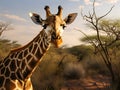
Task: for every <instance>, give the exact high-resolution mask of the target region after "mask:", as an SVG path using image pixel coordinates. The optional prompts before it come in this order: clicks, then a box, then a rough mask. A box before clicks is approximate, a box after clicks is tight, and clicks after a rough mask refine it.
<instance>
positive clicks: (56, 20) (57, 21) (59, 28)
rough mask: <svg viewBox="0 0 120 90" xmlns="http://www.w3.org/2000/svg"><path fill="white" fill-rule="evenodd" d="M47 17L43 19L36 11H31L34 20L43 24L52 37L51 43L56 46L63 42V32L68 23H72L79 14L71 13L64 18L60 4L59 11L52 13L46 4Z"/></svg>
mask: <svg viewBox="0 0 120 90" xmlns="http://www.w3.org/2000/svg"><path fill="white" fill-rule="evenodd" d="M44 9H45V11H46V19H45V20H43V19H42V18H41V17H40V15H38V14H36V13H29V15H30V17H31V19H32V21H33V22H34V23H36V24H38V25H42V26H43V28H44V30H45V31H46V33H47V34H48V36H49V37H50V38H51V43H53V44H54V45H55V46H56V47H59V46H60V45H61V44H62V33H63V31H64V28H65V27H66V25H68V24H71V23H72V22H73V21H74V19H75V18H76V16H77V13H71V14H69V15H68V16H67V17H66V18H65V19H63V18H62V11H63V8H62V7H61V6H58V13H57V14H51V12H50V8H49V6H45V8H44Z"/></svg>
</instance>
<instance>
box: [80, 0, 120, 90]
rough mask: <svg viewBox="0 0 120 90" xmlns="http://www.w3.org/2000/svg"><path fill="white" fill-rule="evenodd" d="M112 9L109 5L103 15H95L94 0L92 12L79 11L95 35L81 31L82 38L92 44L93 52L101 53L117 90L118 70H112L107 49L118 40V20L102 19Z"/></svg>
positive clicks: (119, 82)
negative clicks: (108, 8) (86, 13)
mask: <svg viewBox="0 0 120 90" xmlns="http://www.w3.org/2000/svg"><path fill="white" fill-rule="evenodd" d="M112 9H113V7H111V9H110V10H109V11H108V12H107V13H106V14H104V15H103V16H97V15H96V11H95V0H94V2H93V9H92V12H89V14H88V15H83V13H81V15H82V17H83V19H84V20H86V21H87V23H88V25H89V26H90V28H91V29H92V30H94V31H96V35H95V36H88V35H86V34H85V33H83V32H82V33H83V34H84V35H85V38H86V39H85V38H84V40H86V41H87V42H89V43H90V44H91V45H93V46H94V48H95V53H99V54H100V55H101V57H102V59H103V61H104V63H105V65H106V67H107V68H108V70H109V72H110V74H111V77H112V82H113V83H115V84H113V83H112V85H113V86H114V85H116V86H115V87H114V88H115V90H119V88H120V72H119V71H118V70H116V71H117V72H115V71H114V66H115V65H113V63H112V58H111V56H110V54H109V49H110V47H111V46H112V45H114V44H115V43H116V42H118V41H120V22H117V21H113V20H111V21H110V20H103V18H104V17H106V16H107V15H108V14H109V13H110V12H111V11H112ZM103 33H104V34H103ZM103 35H104V36H103ZM84 40H83V41H84ZM117 68H118V67H117Z"/></svg>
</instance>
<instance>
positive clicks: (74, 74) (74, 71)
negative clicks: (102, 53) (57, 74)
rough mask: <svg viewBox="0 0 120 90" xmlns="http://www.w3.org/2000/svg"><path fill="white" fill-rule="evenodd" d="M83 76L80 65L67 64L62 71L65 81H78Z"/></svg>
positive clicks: (83, 72)
mask: <svg viewBox="0 0 120 90" xmlns="http://www.w3.org/2000/svg"><path fill="white" fill-rule="evenodd" d="M84 75H85V70H84V68H83V66H82V65H81V64H76V63H69V64H67V66H66V67H65V69H64V77H65V78H66V79H80V78H81V77H83V76H84Z"/></svg>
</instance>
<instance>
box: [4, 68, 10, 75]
mask: <svg viewBox="0 0 120 90" xmlns="http://www.w3.org/2000/svg"><path fill="white" fill-rule="evenodd" d="M9 75H10V70H9V68H8V67H7V68H6V71H5V76H6V77H9Z"/></svg>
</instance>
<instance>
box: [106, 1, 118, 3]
mask: <svg viewBox="0 0 120 90" xmlns="http://www.w3.org/2000/svg"><path fill="white" fill-rule="evenodd" d="M106 1H107V2H109V3H117V2H118V0H106Z"/></svg>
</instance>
